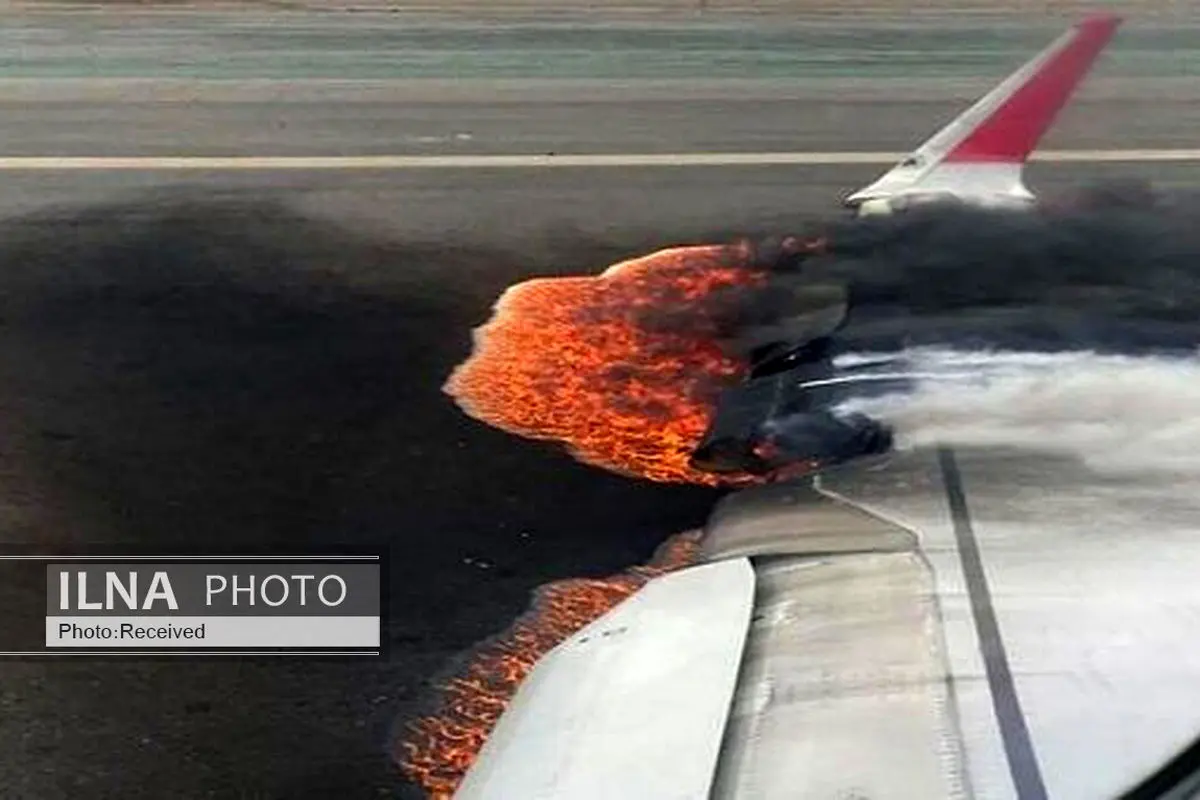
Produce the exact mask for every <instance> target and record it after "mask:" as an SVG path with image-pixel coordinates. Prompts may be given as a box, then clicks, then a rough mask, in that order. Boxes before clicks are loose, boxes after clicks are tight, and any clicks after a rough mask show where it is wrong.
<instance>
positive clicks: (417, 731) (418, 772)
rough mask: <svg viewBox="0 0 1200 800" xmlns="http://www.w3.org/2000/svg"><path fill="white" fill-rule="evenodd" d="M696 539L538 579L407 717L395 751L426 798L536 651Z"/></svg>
mask: <svg viewBox="0 0 1200 800" xmlns="http://www.w3.org/2000/svg"><path fill="white" fill-rule="evenodd" d="M699 542H700V532H699V531H695V532H688V533H684V534H680V535H678V536H675V537H673V538H672V539H669V540H668V541H667V542H666V543H665V544H663V546H662V547H660V548H659V550H658V552H656V553H655V554H654V558H653V559H652V560H651V561H650V562H649V563H648V564H645V565H642V566H637V567H632V568H631V569H628V570H626V571H625V572H622V573H619V574H617V575H614V576H611V577H608V578H600V579H589V578H573V579H569V580H563V581H558V582H556V583H550V584H547V585H545V586H542V587H540V588H539V589H538V590H537V592H536V593H535V595H534V598H533V602H532V604H531V605H530V608H529V610H528V611H527V612H526V613H525V614H524V615H523V616H522V617H521V618H520V619H518V620H517V621H516V622H514V623H513V625H512V626H511V627H510V628H509V629H508V630H507V631H505V632H504V633H503V634H501V635H500V636H498V637H496V638H495V639H493V640H492V641H490V642H487V643H485V644H483V645H481V646H480V647H479V648H478V650H477V651H476V652H475V654H474V657H473V658H472V659H471V660H470V661H469V663H468V665H467V666H466V667H465V668H464V669H463V671H462V672H461V673H460V674H458V675H457V676H455V677H454V678H453V679H451V680H450V681H449V682H448V683H447V684H446V685H445V686H443V687H441V693H442V694H441V697H440V703H439V708H438V710H437V711H436V712H435V713H434V714H431V715H429V716H426V717H422V718H420V719H417V720H414V721H413V722H411V723H409V724H408V726H407V729H406V732H405V736H404V739H403V740H402V741H401V742H400V744H399V748H398V752H397V754H396V755H397V758H398V759H399V761H400V767H401V769H402V770H403V772H404V774H405V776H406V777H408V779H409V780H411V781H413V782H414V783H416V784H417V785H419V786H421V787H422V788H423V789H424V790H425V791H426V792H427V793H428V794H429V796H430V797H431V798H433V800H448V798H450V797H451V796H452V795H453V794H454V791H455V789H456V788H457V787H458V784H459V782H461V781H462V779H463V776H464V775H466V773H467V770H468V769H469V768H470V766H471V764H472V762H474V760H475V757H476V756H477V755H478V754H479V750H480V748H482V747H483V744H484V742H485V741H487V737H488V734H489V733H490V732H491V730H492V726H493V725H495V724H496V720H498V719H499V718H500V714H501V713H502V712H503V711H504V708H505V706H506V705H507V704H508V701H509V700H510V699H512V696H513V695H514V694H515V693H516V691H517V688H518V687H519V686H520V684H521V681H522V680H524V679H525V676H526V675H527V674H528V673H529V670H530V669H531V668H532V667H533V665H534V664H535V663H537V661H538V659H540V658H541V657H542V656H543V655H545V654H546V653H547V652H549V651H550V650H551V649H553V648H554V647H555V646H556V645H557V644H558V643H559V642H561V641H563V640H564V639H566V638H567V637H568V636H570V635H571V634H573V633H575V632H576V631H578V630H579V629H581V628H583V627H584V626H585V625H587V624H588V623H590V622H592V621H593V620H595V619H596V618H598V617H600V616H601V615H603V614H604V613H606V612H607V611H609V610H611V609H612V608H614V607H615V606H616V605H617V604H618V603H620V602H621V601H622V600H624V599H625V598H627V597H629V596H630V595H631V594H633V593H634V592H636V591H637V590H638V589H640V588H641V587H642V586H644V585H645V584H646V582H647V581H649V580H650V579H652V578H655V577H657V576H659V575H663V574H665V573H667V572H670V571H672V570H675V569H679V568H681V567H685V566H687V565H689V564H691V563H693V562H694V561H695V559H696V555H697V553H698V551H699Z"/></svg>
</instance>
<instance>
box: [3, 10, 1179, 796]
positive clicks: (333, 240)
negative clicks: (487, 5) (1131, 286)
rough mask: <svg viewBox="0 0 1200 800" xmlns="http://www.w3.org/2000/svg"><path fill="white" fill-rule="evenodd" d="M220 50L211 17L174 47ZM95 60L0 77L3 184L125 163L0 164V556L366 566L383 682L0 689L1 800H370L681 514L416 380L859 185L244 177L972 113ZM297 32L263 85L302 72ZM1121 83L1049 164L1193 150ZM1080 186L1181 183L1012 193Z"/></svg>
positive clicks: (358, 667) (297, 670) (750, 141)
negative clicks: (8, 551) (504, 317)
mask: <svg viewBox="0 0 1200 800" xmlns="http://www.w3.org/2000/svg"><path fill="white" fill-rule="evenodd" d="M221 24H226V26H228V25H230V24H232V23H228V22H226V23H221V21H220V20H219V19H218V20H217V21H216V22H212V21H210V22H209V23H208V25H209V28H208V29H204V28H203V26H201V28H202V30H201V33H200V34H196V35H199V36H201V37H202V38H203V36H204V35H205V34H204V31H205V30H209V31H210V32H211V30H212V29H214V28H220V27H221ZM371 24H372V22H371V20H369V19H368V20H366V21H364V22H362V23H361V25H364V26H370V25H371ZM31 25H32V23H31ZM55 25H60V23H54V22H46V21H44V20H42V19H40V18H39V20H38V21H37V23H36V25H33V27H34V28H35V29H37V30H41V31H50V33H49V34H45V35H46V36H49V37H50V38H51V39H53V36H54V35H61V36H62V37H65V38H63V39H62V41H61V42H60V44H59V45H57V46H59V47H61V48H65V52H67V54H68V55H71V56H72V57H74V55H73V54H75V53H77V52H78V49H77V48H78V47H79V45H78V36H79V35H80V34H79V32H78V31H79V30H81V29H86V26H83V28H81V27H80V23H78V21H76V22H72V23H70V24H69V25H68V24H67V23H61V25H68V27H69V26H74V27H72V28H71V31H68V32H67V33H61V31H60V33H59V34H55V31H56V30H58V29H57V28H55ZM308 25H309V27H310V28H314V29H317V30H319V29H320V27H321V23H320V22H309V23H308ZM38 26H40V27H38ZM115 27H118V28H119V27H120V26H115ZM344 35H345V36H349V34H344ZM464 35H465V34H464ZM476 36H477V39H478V37H479V36H481V34H479V33H478V31H477V32H476ZM71 37H76V38H74V39H73V38H71ZM119 38H120V39H121V41H123V42H126V43H132V45H136V46H137V47H140V48H142V51H143V55H142V56H141V57H142V58H143V61H142V62H139V63H140V64H141V66H140V67H139V70H140V73H139V74H134V75H130V74H128V73H129V72H130V71H131V70H125V72H124V73H123V74H120V75H113V74H111V73H112V72H113V70H112V69H109V70H107V72H106V71H105V70H88V69H87V68H86V65H84V66H80V64H79V62H78V59H76V60H75V61H71V60H70V59H67V61H66V62H64V63H66V66H63V67H61V69H59V71H58V72H57V73H54V75H49V74H48V73H45V74H42V73H39V74H33V75H31V74H28V73H26V74H21V73H20V70H17V71H16V74H14V73H13V72H11V71H10V73H8V74H9V76H10V77H8V78H7V79H4V80H0V112H2V114H0V156H22V155H24V156H46V157H55V156H80V155H83V156H113V155H116V156H136V157H141V158H144V159H146V160H145V161H144V162H142V167H141V168H136V169H126V170H119V171H118V170H103V169H101V170H88V171H81V170H68V169H61V168H49V169H41V170H35V171H12V170H4V169H3V168H2V166H0V172H3V175H2V176H0V215H2V216H3V218H4V219H3V220H2V221H0V322H2V325H3V328H2V330H3V331H4V335H3V336H2V337H0V408H3V409H4V413H3V414H2V415H0V433H2V434H3V441H4V444H3V446H0V475H2V476H4V477H3V480H0V510H3V512H4V515H5V516H4V519H5V521H6V531H5V533H4V536H5V538H7V539H8V540H9V541H24V542H35V543H52V544H56V545H64V546H65V545H69V544H70V543H72V542H89V541H90V542H105V543H121V542H125V543H129V542H139V543H148V544H155V545H166V544H196V545H201V544H210V545H216V544H221V545H236V544H241V543H245V544H247V545H251V544H253V545H256V546H264V545H271V546H273V545H278V546H281V547H282V546H289V547H312V548H322V547H329V546H334V545H336V544H338V543H353V544H357V545H364V544H365V545H372V544H386V545H387V546H388V547H390V549H391V552H392V554H393V569H392V577H393V584H392V587H391V600H392V604H393V606H392V611H391V613H392V627H391V630H390V631H389V635H390V641H391V647H392V652H393V657H392V658H391V660H390V661H388V662H386V663H370V664H364V663H357V664H356V663H350V664H345V663H338V664H332V663H314V662H300V661H294V660H293V661H288V662H271V661H262V660H253V661H252V660H246V661H240V662H219V663H212V662H201V661H196V662H189V663H162V662H122V663H113V664H105V663H97V662H94V661H88V662H77V663H54V664H48V663H41V662H37V663H29V662H20V663H18V662H5V663H4V664H2V665H0V674H2V675H3V679H2V680H0V745H2V746H3V747H4V749H5V752H7V753H8V754H9V756H8V757H7V758H5V759H0V786H3V787H5V788H4V790H3V794H5V795H6V796H12V797H37V798H44V800H55V798H67V797H80V796H87V797H116V796H122V797H163V796H168V795H169V796H173V797H180V798H245V797H255V798H310V797H311V798H328V797H364V798H365V797H385V796H392V795H393V793H394V792H396V791H397V787H398V778H397V776H396V774H395V772H394V770H392V768H391V767H390V766H389V763H388V761H387V758H386V756H385V748H386V746H387V740H388V735H389V729H390V726H391V724H392V722H393V721H394V720H395V719H396V717H397V716H398V715H400V714H403V713H405V712H406V711H409V710H411V709H412V708H413V707H414V703H418V702H419V701H420V698H421V697H422V695H423V692H424V690H425V687H426V685H427V682H428V681H429V680H430V678H431V677H432V676H433V675H434V674H435V673H436V672H437V671H438V670H439V669H441V668H442V667H443V666H444V665H445V664H446V663H447V660H448V659H449V658H450V657H451V656H453V655H454V654H455V653H456V652H459V651H460V650H461V649H462V648H464V647H466V646H468V645H470V644H471V643H472V642H474V641H477V640H479V639H481V638H482V637H484V636H487V635H488V634H490V633H492V632H494V631H495V630H497V629H498V628H500V627H503V625H504V624H505V623H506V621H507V620H509V619H511V617H512V616H513V615H514V614H515V613H517V612H518V611H519V610H520V609H521V608H522V606H523V604H524V602H525V599H526V597H527V594H528V592H529V591H530V590H531V589H532V588H533V587H534V586H536V585H537V584H539V583H541V582H544V581H546V580H550V579H554V578H560V577H568V576H572V575H584V574H603V573H606V572H610V571H614V570H617V569H619V568H621V567H623V566H625V565H627V564H629V563H633V562H636V561H639V560H641V559H644V558H645V557H646V556H648V555H649V553H650V552H651V551H652V550H653V549H654V547H655V546H656V545H657V544H658V543H659V542H660V541H661V540H662V539H663V538H665V536H667V535H669V534H670V533H673V532H676V531H679V530H683V529H686V528H690V527H694V526H695V525H697V524H698V523H700V522H701V521H702V520H703V519H704V518H705V516H706V515H707V513H708V511H709V509H710V508H711V505H712V503H713V501H714V499H715V496H716V495H715V493H714V492H711V491H709V490H706V489H700V488H694V487H671V486H661V485H655V484H650V483H645V482H638V481H632V480H627V479H624V478H619V477H616V476H612V475H607V474H604V473H602V472H600V471H598V470H596V469H593V468H589V467H584V466H581V465H579V464H577V463H575V462H573V461H572V460H571V459H570V458H569V457H567V456H566V455H564V454H562V453H561V452H559V451H558V449H557V448H555V447H554V446H551V445H547V444H535V443H530V442H525V441H521V440H518V439H515V438H514V437H511V436H508V435H507V434H503V433H501V432H498V431H495V430H492V429H489V428H487V427H485V426H483V425H481V424H479V423H476V422H474V421H472V420H470V419H468V418H466V417H465V416H464V415H463V414H462V413H460V412H459V411H458V409H457V408H456V407H455V406H454V405H453V403H452V402H450V401H449V400H448V398H446V397H445V396H444V395H442V393H441V392H440V386H441V384H442V381H443V380H444V379H445V377H446V375H447V374H448V373H449V371H450V369H452V368H453V366H454V365H455V364H456V363H458V362H459V361H461V360H462V359H463V358H464V357H465V356H466V354H467V353H468V351H469V347H470V329H471V327H472V326H474V325H477V324H479V323H480V322H482V321H483V320H484V319H486V318H487V316H488V313H489V308H490V306H491V304H492V302H493V301H494V300H495V298H496V297H497V296H498V295H499V294H500V293H501V292H502V291H503V289H504V288H505V287H506V286H507V285H509V284H511V283H512V282H514V281H518V280H521V279H523V278H526V277H529V276H533V275H544V274H572V273H588V272H595V271H598V270H599V269H601V268H602V267H603V266H605V265H607V264H609V263H611V262H613V261H615V260H617V259H619V258H622V257H625V256H629V255H633V254H636V253H639V252H643V251H645V250H647V249H650V248H655V247H659V246H663V245H667V244H673V243H679V242H686V241H705V240H711V239H713V238H718V237H723V236H727V235H731V234H736V233H741V232H770V231H777V230H781V229H782V230H786V229H791V228H794V227H796V226H798V225H800V224H802V223H804V222H805V221H811V220H814V219H821V218H827V217H829V216H831V215H834V214H836V213H838V211H837V208H836V200H837V198H838V197H839V196H840V195H841V194H843V193H844V192H847V191H849V190H852V189H854V188H857V186H858V185H860V184H862V183H865V182H866V181H868V180H870V179H871V178H872V177H873V176H874V175H875V174H877V173H878V171H879V168H878V167H875V166H870V165H867V166H862V165H857V166H850V165H841V166H786V167H784V166H770V167H728V166H718V167H659V168H622V167H604V168H581V169H573V168H566V169H560V168H554V169H549V168H539V167H530V168H516V169H424V170H361V169H360V170H320V171H312V170H310V171H305V170H282V169H269V168H263V167H261V166H256V165H254V163H253V159H254V158H255V157H258V156H275V155H314V154H318V155H366V154H431V155H437V154H472V153H516V154H543V153H550V152H555V153H592V152H601V153H618V154H619V153H646V152H656V153H687V152H743V153H745V152H770V151H778V150H786V151H797V150H804V151H821V150H838V151H848V150H901V149H904V148H906V147H908V146H911V145H915V144H917V143H919V141H920V140H921V139H922V138H923V137H924V135H925V134H927V133H928V132H929V131H930V130H931V129H932V128H933V127H934V126H935V125H937V124H938V123H939V122H940V121H942V120H945V119H948V118H949V116H951V115H952V114H953V112H954V110H955V109H956V108H958V107H961V105H962V103H964V102H966V101H969V100H970V99H971V97H972V96H973V95H974V93H975V92H976V90H978V89H983V88H986V87H987V86H988V85H989V84H990V82H991V80H992V73H991V72H990V70H991V68H992V65H993V63H994V61H986V60H985V66H987V69H984V70H981V69H980V68H979V67H978V65H976V66H972V67H970V68H968V69H966V70H965V71H964V72H963V73H962V74H959V75H957V76H952V77H950V78H945V79H943V80H940V81H939V80H933V81H931V82H930V83H928V84H922V83H919V82H917V81H915V80H911V81H910V80H903V79H901V78H900V77H899V76H897V75H894V74H893V75H889V76H881V75H878V74H876V75H873V76H866V77H861V76H860V77H855V76H853V75H850V76H847V75H835V76H832V77H829V76H826V77H823V78H819V79H818V78H817V77H813V78H811V80H807V79H806V80H805V81H804V82H800V83H793V82H791V81H790V80H786V79H785V80H782V81H781V80H780V79H779V78H778V76H772V75H766V76H763V75H756V74H753V70H752V69H750V68H748V67H746V68H743V69H742V72H743V74H739V75H736V76H733V77H731V78H728V79H727V80H723V81H716V80H706V79H704V78H701V77H696V76H685V77H683V78H679V79H677V80H675V82H669V81H663V80H656V79H653V76H649V77H648V76H645V75H639V76H635V77H632V78H630V77H626V78H621V79H616V78H608V77H603V76H601V77H599V78H596V77H594V76H593V77H591V78H586V77H585V78H583V79H579V80H575V81H565V80H560V79H555V78H554V77H553V76H552V75H545V74H542V75H540V76H538V77H534V78H531V77H527V76H520V77H516V78H514V77H512V76H511V75H510V76H507V77H504V78H503V80H501V79H498V78H497V79H491V78H488V77H487V76H480V75H478V74H472V75H470V76H469V77H462V78H455V76H453V75H444V74H443V75H434V76H432V77H431V78H430V81H427V82H420V81H414V80H413V79H412V78H411V76H404V75H401V76H399V77H396V76H392V75H384V76H382V77H380V76H379V75H364V74H361V70H360V72H358V73H346V72H345V71H336V70H331V73H333V72H336V73H337V74H323V73H322V74H320V75H309V76H308V77H306V78H304V79H299V80H290V79H287V78H286V77H280V76H279V75H277V74H275V71H276V70H275V66H272V65H271V64H268V65H267V66H263V65H262V64H259V65H258V67H255V66H254V65H253V64H250V65H249V66H247V65H245V64H243V66H242V67H241V70H242V72H241V73H239V74H240V76H241V77H239V78H234V79H230V78H229V77H228V76H225V77H224V78H223V79H222V78H214V77H212V76H211V75H207V76H206V75H199V76H196V75H194V74H193V75H180V74H179V72H180V70H179V69H177V66H178V61H179V57H178V54H179V53H185V52H189V51H188V50H187V48H186V47H184V46H183V45H181V44H179V42H178V41H175V40H171V41H160V42H158V46H157V47H153V48H150V49H149V50H147V47H146V40H145V39H139V38H138V36H137V35H136V31H135V30H132V29H131V30H128V31H126V32H125V34H124V36H123V37H119ZM219 39H220V37H215V38H214V39H213V40H219ZM327 39H328V37H324V38H322V41H327ZM350 39H351V40H352V41H353V42H354V47H359V48H361V47H366V45H363V41H366V40H364V39H363V38H362V37H358V38H355V37H350ZM886 40H887V41H891V37H890V36H889V37H886ZM206 41H207V40H206ZM298 41H299V43H297V44H296V45H295V47H294V48H293V49H292V50H289V51H288V52H289V53H291V56H289V58H291V60H290V61H286V60H285V61H281V62H273V64H275V65H276V66H277V65H279V64H282V65H283V66H287V65H288V64H294V63H297V62H304V61H305V59H303V58H302V57H300V58H296V57H295V51H300V52H301V54H302V52H303V48H304V47H305V46H308V45H306V44H305V42H307V41H308V40H298ZM466 41H467V44H465V45H462V46H461V47H460V49H461V50H470V49H472V48H471V46H470V37H469V36H467V40H466ZM478 41H483V40H482V39H478ZM377 42H383V43H384V44H379V43H376V44H375V45H372V46H374V47H376V48H377V51H378V52H380V53H382V52H384V51H385V49H386V42H387V40H386V37H385V38H384V39H381V40H377ZM43 44H44V42H43ZM184 44H186V42H185V43H184ZM119 46H121V45H120V44H119V43H118V44H114V43H113V41H112V40H111V38H110V39H108V40H104V41H98V42H97V43H96V44H95V52H96V53H97V54H98V55H97V56H96V61H95V63H97V64H103V63H116V61H119V59H117V60H116V61H114V60H113V59H111V58H110V59H109V61H107V62H106V61H105V60H104V58H102V56H104V55H105V54H106V53H107V54H109V55H111V52H110V51H111V48H116V47H119ZM207 46H210V47H215V50H214V52H217V53H218V54H219V53H220V52H221V50H220V47H221V45H220V44H219V43H218V45H212V44H211V41H210V42H209V44H208V45H207ZM323 46H325V47H327V45H323ZM661 46H662V47H665V48H668V49H669V48H670V47H671V43H670V42H669V41H668V42H665V43H662V45H661ZM479 47H480V48H484V47H486V45H484V44H479ZM106 48H108V49H106ZM584 49H586V48H584ZM719 51H720V48H715V49H713V51H712V52H715V53H719ZM145 52H149V53H150V55H148V56H147V55H145ZM367 52H371V51H370V50H369V48H368V50H367ZM172 54H175V56H176V57H175V58H174V59H173V55H172ZM852 54H853V48H852V47H850V48H849V49H847V48H846V47H845V46H844V47H843V56H844V57H847V58H848V57H851V56H852ZM709 57H710V58H711V57H713V56H711V55H710V56H709ZM1001 60H1002V59H1001ZM173 65H174V66H173ZM280 68H281V69H282V67H280ZM63 70H65V72H63ZM132 71H133V72H138V70H132ZM312 71H313V72H317V73H319V72H321V71H320V70H312ZM50 72H53V70H51V71H50ZM1003 72H1004V70H1003V69H1001V70H1000V71H999V72H998V73H997V74H996V75H995V77H997V78H998V77H1000V75H1001V74H1003ZM141 73H145V74H141ZM159 73H162V74H169V75H171V79H170V80H163V79H161V78H159V77H156V76H157V75H158V74H159ZM1134 73H1136V70H1132V71H1130V72H1129V73H1128V74H1116V75H1110V76H1109V77H1108V78H1105V79H1104V80H1098V81H1097V82H1096V84H1095V85H1093V86H1090V87H1089V88H1088V90H1087V92H1088V94H1087V95H1086V96H1085V97H1084V98H1083V101H1082V102H1081V103H1080V104H1079V106H1078V107H1075V108H1072V109H1071V110H1070V111H1068V112H1067V114H1066V115H1064V118H1063V120H1062V125H1061V127H1060V128H1059V129H1058V130H1056V132H1055V133H1054V134H1053V136H1052V138H1051V140H1050V141H1049V142H1047V146H1048V147H1057V148H1110V147H1111V148H1138V147H1190V146H1192V145H1193V144H1194V143H1195V136H1194V133H1193V131H1195V130H1196V129H1197V126H1196V125H1195V124H1194V123H1195V122H1196V111H1195V109H1196V107H1197V106H1196V104H1195V102H1194V101H1195V92H1196V90H1195V89H1194V88H1191V87H1189V86H1188V85H1187V81H1184V80H1180V79H1179V76H1169V75H1168V76H1150V77H1146V76H1139V75H1137V74H1134ZM172 155H237V156H245V157H246V158H247V159H248V161H246V162H245V163H244V165H243V166H241V167H237V168H232V169H227V170H214V171H208V172H203V171H202V172H195V171H189V172H180V171H177V170H171V169H168V168H165V167H164V166H163V165H162V164H161V163H156V162H155V160H154V159H156V158H161V157H166V156H172ZM1109 177H1146V178H1153V179H1157V180H1159V181H1160V182H1162V183H1164V184H1168V185H1176V186H1183V185H1190V184H1191V183H1192V182H1193V180H1194V179H1195V178H1198V177H1200V172H1198V171H1197V167H1196V166H1194V165H1191V164H1170V165H1153V164H1139V163H1129V164H1121V165H1105V166H1103V167H1100V166H1092V165H1087V164H1073V165H1049V164H1047V165H1036V166H1035V167H1034V168H1033V169H1032V170H1031V172H1030V179H1031V183H1032V184H1033V185H1035V186H1037V187H1039V188H1044V189H1045V190H1046V191H1048V192H1054V191H1066V190H1068V189H1069V188H1070V187H1071V186H1073V185H1077V184H1079V183H1084V182H1089V181H1093V180H1096V179H1101V178H1109ZM580 509H586V513H583V514H581V513H580ZM481 563H482V564H486V565H487V566H486V567H481V566H480V564H481Z"/></svg>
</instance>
